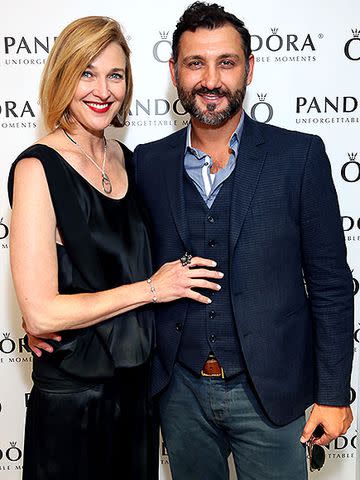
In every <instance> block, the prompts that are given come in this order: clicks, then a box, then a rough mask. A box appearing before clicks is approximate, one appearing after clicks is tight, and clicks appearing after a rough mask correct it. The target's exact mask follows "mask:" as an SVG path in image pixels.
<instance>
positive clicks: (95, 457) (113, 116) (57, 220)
mask: <svg viewBox="0 0 360 480" xmlns="http://www.w3.org/2000/svg"><path fill="white" fill-rule="evenodd" d="M129 54H130V52H129V48H128V46H127V44H126V41H125V39H124V36H123V34H122V32H121V30H120V27H119V25H118V24H117V23H116V22H115V21H114V20H112V19H109V18H104V17H86V18H82V19H79V20H76V21H75V22H73V23H71V24H70V25H69V26H68V27H66V28H65V30H64V31H63V32H62V33H61V34H60V36H59V37H58V39H57V41H56V42H55V45H54V47H53V49H52V51H51V53H50V55H49V58H48V61H47V64H46V66H45V70H44V73H43V78H42V82H41V88H40V102H41V107H42V114H43V117H44V122H45V125H46V126H47V128H48V130H49V132H50V133H49V134H48V135H46V136H45V137H44V138H42V139H40V140H39V141H38V142H37V143H36V144H34V145H33V146H31V147H30V148H28V149H27V150H25V151H24V152H23V153H22V154H21V155H20V156H19V157H18V158H17V160H16V161H15V162H14V164H13V166H12V169H11V172H10V177H9V196H10V201H11V203H12V207H13V215H12V222H11V244H10V248H11V267H12V274H13V279H14V285H15V290H16V294H17V297H18V301H19V305H20V308H21V311H22V314H23V317H24V322H25V328H26V330H27V332H28V333H30V334H32V335H35V336H37V337H43V338H47V339H49V338H50V341H51V339H53V340H59V339H61V341H59V342H55V341H53V342H52V345H53V349H54V351H53V353H51V354H50V353H47V352H43V354H42V355H41V356H39V357H37V356H35V357H34V363H33V380H34V387H33V389H32V392H31V395H30V401H29V406H28V411H27V421H26V432H25V447H24V450H25V452H24V470H23V478H24V479H25V480H43V479H44V480H45V479H46V480H55V479H56V480H58V479H63V478H68V479H70V480H75V479H76V480H77V479H87V480H89V479H92V478H94V479H95V478H96V479H98V478H106V479H108V480H110V479H115V478H117V479H118V478H122V479H147V478H152V475H154V476H155V475H156V473H155V472H156V470H157V465H156V461H154V458H156V455H154V453H155V452H154V450H153V449H152V446H153V443H152V437H153V432H152V427H151V425H152V424H151V415H150V411H149V408H148V401H147V384H148V365H149V356H150V352H151V347H152V344H153V342H152V338H153V318H152V311H151V308H150V305H151V304H152V303H156V302H169V301H173V300H176V299H179V298H182V297H188V298H192V299H194V300H196V301H199V302H209V299H208V298H207V297H205V296H203V295H201V294H199V293H196V292H194V291H193V290H192V288H193V287H205V288H210V289H214V290H216V289H217V288H218V286H217V285H216V283H214V282H212V281H210V280H211V279H215V278H220V276H221V274H220V273H218V272H215V271H211V270H209V269H207V268H206V267H213V266H214V262H212V261H211V260H207V259H201V258H195V259H193V260H192V266H197V267H200V268H197V269H190V268H187V267H188V263H189V261H187V260H188V259H185V260H186V261H184V260H183V261H182V262H180V261H179V260H177V261H174V262H171V263H168V264H165V265H164V266H163V267H162V268H160V269H159V270H158V271H157V272H156V273H155V274H154V275H153V276H151V263H150V251H149V240H148V232H147V228H146V224H145V221H144V215H143V211H142V208H141V206H140V204H139V201H138V199H137V197H136V195H135V191H134V185H133V181H132V178H131V175H130V174H128V173H129V172H127V166H128V163H129V159H130V157H131V154H130V152H129V150H128V149H127V148H126V147H125V146H124V145H122V144H119V143H118V142H116V141H112V140H111V141H109V140H106V139H105V136H104V129H105V128H106V127H107V126H108V125H109V124H112V125H114V126H121V125H123V124H124V121H125V118H126V115H127V113H128V111H129V106H130V101H131V94H132V76H131V67H130V62H129ZM184 265H185V267H186V268H184ZM206 278H208V279H209V280H206ZM51 332H60V334H51ZM153 472H154V473H153Z"/></svg>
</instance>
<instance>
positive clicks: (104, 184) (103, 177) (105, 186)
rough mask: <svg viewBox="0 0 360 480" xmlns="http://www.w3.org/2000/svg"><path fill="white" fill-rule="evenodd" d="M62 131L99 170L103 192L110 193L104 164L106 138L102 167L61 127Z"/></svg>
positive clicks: (105, 147) (110, 188) (109, 184)
mask: <svg viewBox="0 0 360 480" xmlns="http://www.w3.org/2000/svg"><path fill="white" fill-rule="evenodd" d="M62 131H63V132H64V134H65V135H66V137H67V138H68V139H69V140H70V142H72V143H73V144H74V145H76V146H77V147H78V148H79V149H80V151H81V153H82V154H83V155H85V157H86V158H87V159H88V160H90V162H91V163H93V164H94V165H95V167H96V168H97V169H98V170H99V172H100V173H101V185H102V189H103V191H104V193H106V194H107V195H110V193H111V192H112V185H111V181H110V178H109V177H108V174H107V173H106V172H105V165H106V150H107V145H106V138H105V137H104V156H103V162H102V167H101V168H100V167H99V165H98V164H97V163H96V162H95V160H94V159H93V158H92V157H91V156H90V155H89V154H88V153H86V152H85V150H84V149H83V147H82V146H81V145H80V143H78V142H76V141H75V140H74V139H73V138H72V137H71V136H70V135H69V134H68V133H67V131H66V130H64V129H62Z"/></svg>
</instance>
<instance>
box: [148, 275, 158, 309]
mask: <svg viewBox="0 0 360 480" xmlns="http://www.w3.org/2000/svg"><path fill="white" fill-rule="evenodd" d="M146 281H147V283H148V284H149V287H150V290H151V295H152V301H153V303H157V301H158V299H157V296H156V290H155V287H154V284H153V283H152V278H151V277H149V278H148V279H147V280H146Z"/></svg>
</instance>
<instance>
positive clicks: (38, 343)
mask: <svg viewBox="0 0 360 480" xmlns="http://www.w3.org/2000/svg"><path fill="white" fill-rule="evenodd" d="M22 327H23V329H24V330H25V332H27V330H26V322H25V320H24V317H23V318H22ZM27 338H28V345H29V347H30V349H31V350H32V351H33V352H34V353H35V355H36V356H37V357H41V355H42V351H41V350H45V351H46V352H49V353H52V352H53V351H54V349H53V347H52V346H51V345H50V344H49V343H46V341H45V340H46V339H50V340H55V341H56V342H60V340H61V336H60V335H59V334H58V333H48V334H46V335H44V337H43V338H39V337H34V336H33V335H30V334H29V333H27Z"/></svg>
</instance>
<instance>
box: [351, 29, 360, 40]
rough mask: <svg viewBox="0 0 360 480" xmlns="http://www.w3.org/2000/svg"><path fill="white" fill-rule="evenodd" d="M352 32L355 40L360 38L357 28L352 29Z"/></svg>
mask: <svg viewBox="0 0 360 480" xmlns="http://www.w3.org/2000/svg"><path fill="white" fill-rule="evenodd" d="M351 31H352V34H353V37H354V38H359V37H360V30H358V29H357V28H352V29H351Z"/></svg>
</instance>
